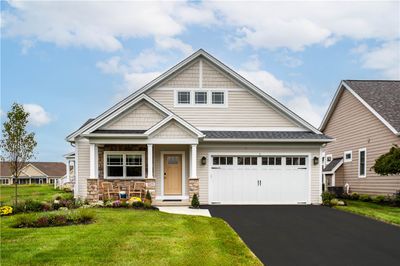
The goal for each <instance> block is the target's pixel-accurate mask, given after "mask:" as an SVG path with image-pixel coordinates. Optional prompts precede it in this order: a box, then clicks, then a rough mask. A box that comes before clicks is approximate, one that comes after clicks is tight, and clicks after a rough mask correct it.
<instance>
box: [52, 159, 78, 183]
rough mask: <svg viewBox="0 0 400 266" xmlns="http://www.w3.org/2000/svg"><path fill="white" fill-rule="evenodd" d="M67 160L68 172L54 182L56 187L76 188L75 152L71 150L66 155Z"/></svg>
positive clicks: (66, 169)
mask: <svg viewBox="0 0 400 266" xmlns="http://www.w3.org/2000/svg"><path fill="white" fill-rule="evenodd" d="M64 158H65V160H66V161H67V163H66V165H65V166H66V168H65V171H66V174H65V175H64V176H63V177H62V178H60V179H58V180H57V182H56V183H55V184H54V187H56V188H61V189H64V188H67V189H71V190H74V187H75V153H74V152H70V153H67V154H65V155H64Z"/></svg>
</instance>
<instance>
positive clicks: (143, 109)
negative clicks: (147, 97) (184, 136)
mask: <svg viewBox="0 0 400 266" xmlns="http://www.w3.org/2000/svg"><path fill="white" fill-rule="evenodd" d="M163 118H165V115H163V114H161V113H160V112H159V111H156V110H154V108H153V107H151V106H149V104H147V103H139V104H138V105H136V106H134V107H133V108H131V109H130V110H128V111H126V112H125V113H124V114H122V115H120V117H118V118H115V119H113V120H112V121H111V122H110V123H109V124H107V125H105V126H103V127H101V129H132V130H135V129H139V130H140V129H149V128H151V127H152V126H153V125H155V124H156V123H158V122H160V121H161V120H162V119H163Z"/></svg>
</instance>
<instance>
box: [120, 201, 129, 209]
mask: <svg viewBox="0 0 400 266" xmlns="http://www.w3.org/2000/svg"><path fill="white" fill-rule="evenodd" d="M120 207H122V208H128V207H129V203H128V202H126V201H122V202H121V205H120Z"/></svg>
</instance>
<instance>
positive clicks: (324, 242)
mask: <svg viewBox="0 0 400 266" xmlns="http://www.w3.org/2000/svg"><path fill="white" fill-rule="evenodd" d="M207 208H208V209H209V211H210V213H211V215H212V216H214V217H221V218H223V219H224V220H225V221H227V222H228V223H229V224H230V225H231V226H232V227H233V229H235V231H236V232H237V233H238V234H239V235H240V237H241V238H242V239H243V240H244V242H246V244H247V245H248V246H249V247H250V249H251V250H252V251H253V252H254V253H255V254H256V255H257V257H258V258H260V260H261V261H262V262H263V263H264V264H266V265H268V266H279V265H305V266H310V265H334V266H337V265H352V266H353V265H362V266H367V265H380V266H383V265H399V263H400V227H397V226H393V225H389V224H385V223H382V222H378V221H375V220H372V219H369V218H365V217H362V216H358V215H354V214H351V213H347V212H342V211H339V210H335V209H330V208H327V207H322V206H207Z"/></svg>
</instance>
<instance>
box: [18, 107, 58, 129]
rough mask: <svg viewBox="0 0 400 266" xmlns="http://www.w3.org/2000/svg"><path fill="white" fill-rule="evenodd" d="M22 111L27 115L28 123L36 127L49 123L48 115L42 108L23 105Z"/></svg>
mask: <svg viewBox="0 0 400 266" xmlns="http://www.w3.org/2000/svg"><path fill="white" fill-rule="evenodd" d="M23 107H24V110H25V111H26V112H28V113H29V117H28V119H29V122H30V123H31V124H32V125H34V126H37V127H40V126H43V125H46V124H48V123H50V121H51V118H50V114H49V113H47V112H46V111H45V110H44V108H43V107H42V106H40V105H38V104H33V103H29V104H23Z"/></svg>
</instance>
